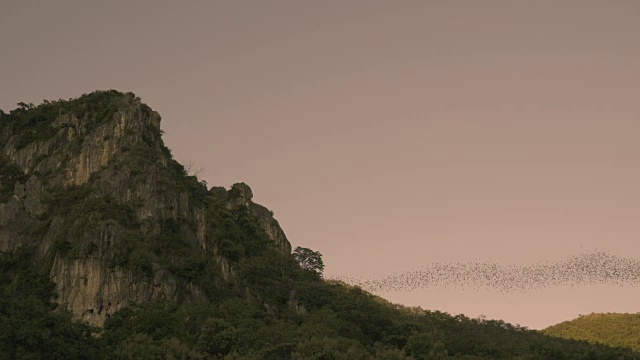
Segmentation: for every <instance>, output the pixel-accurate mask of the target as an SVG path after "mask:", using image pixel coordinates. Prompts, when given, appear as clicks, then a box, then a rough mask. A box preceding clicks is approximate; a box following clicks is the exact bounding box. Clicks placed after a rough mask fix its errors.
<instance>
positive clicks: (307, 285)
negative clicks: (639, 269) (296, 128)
mask: <svg viewBox="0 0 640 360" xmlns="http://www.w3.org/2000/svg"><path fill="white" fill-rule="evenodd" d="M161 135H162V131H161V130H160V116H159V114H158V113H156V112H155V111H153V110H151V108H150V107H149V106H147V105H145V104H143V103H142V102H141V101H140V99H139V98H137V97H136V96H135V95H134V94H131V93H126V94H125V93H120V92H117V91H113V90H112V91H97V92H93V93H91V94H86V95H83V96H81V97H79V98H77V99H71V100H68V101H62V100H60V101H45V102H43V103H42V104H40V105H38V106H35V105H33V104H25V103H20V104H19V107H18V108H16V109H14V110H12V111H10V112H9V113H4V112H2V111H0V359H2V360H3V359H136V360H137V359H274V360H282V359H388V360H424V359H521V360H524V359H550V360H551V359H553V360H559V359H616V360H619V359H639V358H640V356H638V353H634V352H633V351H631V350H630V349H622V348H612V347H607V346H604V345H595V344H589V343H586V342H581V341H575V340H564V339H560V338H555V337H549V336H547V335H544V334H542V333H540V332H538V331H533V330H529V329H527V328H523V327H520V326H513V325H510V324H507V323H505V322H503V321H500V320H486V319H483V318H480V319H470V318H468V317H465V316H463V315H458V316H451V315H449V314H446V313H442V312H439V311H429V310H423V309H420V308H408V307H403V306H400V305H395V304H391V303H389V302H388V301H386V300H384V299H381V298H379V297H377V296H374V295H372V294H370V293H367V292H366V291H363V290H362V289H360V288H358V287H354V286H349V285H347V284H344V283H340V282H335V281H326V280H324V279H323V278H322V276H321V272H322V266H319V265H320V264H321V254H320V253H318V252H314V251H311V250H310V249H304V248H303V249H296V251H295V252H294V255H295V256H294V255H292V253H291V245H290V243H289V241H288V240H287V237H286V236H285V233H284V231H283V230H282V228H281V227H280V225H279V224H278V222H277V221H276V220H275V218H274V217H273V213H272V212H271V211H269V210H268V209H267V208H265V207H263V206H261V205H258V204H256V203H254V202H253V201H252V198H253V194H252V191H251V188H250V187H249V186H247V185H246V184H243V183H237V184H234V185H232V186H231V188H230V189H228V190H227V189H226V188H223V187H217V186H214V187H211V188H208V186H207V184H206V183H204V182H201V181H199V180H198V179H197V178H196V177H195V176H191V175H189V174H188V173H187V171H185V168H184V167H183V166H182V165H180V164H179V163H178V162H176V161H175V160H174V159H173V157H172V155H171V152H170V151H169V149H168V148H167V147H166V146H164V144H163V142H162V137H161ZM298 250H300V251H298ZM307 255H309V256H313V259H312V260H313V261H312V262H308V263H306V265H305V262H304V261H305V259H304V257H305V256H307ZM307 260H309V259H307ZM301 264H302V265H301ZM309 264H312V265H313V266H308V265H309Z"/></svg>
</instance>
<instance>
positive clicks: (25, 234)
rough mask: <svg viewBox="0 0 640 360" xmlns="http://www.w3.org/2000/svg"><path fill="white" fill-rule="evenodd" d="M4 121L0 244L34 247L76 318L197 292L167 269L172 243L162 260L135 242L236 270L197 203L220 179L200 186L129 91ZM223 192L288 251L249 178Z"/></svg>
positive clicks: (92, 318) (228, 274) (227, 272)
mask: <svg viewBox="0 0 640 360" xmlns="http://www.w3.org/2000/svg"><path fill="white" fill-rule="evenodd" d="M105 109H107V110H108V111H105ZM34 114H35V115H34ZM0 119H1V120H0V160H2V161H3V164H4V165H2V166H0V172H2V174H4V175H3V176H0V189H8V190H6V191H4V192H5V193H4V194H0V195H3V196H0V199H1V200H0V251H2V252H10V251H13V250H14V249H16V248H17V247H20V246H30V247H34V248H35V249H37V256H38V259H39V261H40V263H41V264H44V266H49V267H50V271H49V273H50V277H51V280H52V281H53V282H54V283H55V284H56V292H57V294H58V297H57V298H56V299H55V301H57V302H58V303H59V304H60V305H62V306H63V307H65V308H67V309H69V310H70V311H71V312H72V313H73V314H75V315H76V316H77V317H78V318H81V319H83V320H85V321H87V322H89V323H91V324H94V325H98V326H100V325H102V324H103V322H104V320H105V319H106V318H107V317H108V316H109V315H110V314H113V313H114V312H115V311H117V310H118V309H120V308H122V307H124V306H127V305H129V304H130V303H131V302H143V301H148V300H153V299H168V300H174V301H183V300H185V299H189V298H202V297H203V296H204V294H203V292H202V291H201V290H200V289H199V288H198V287H197V286H196V285H194V284H193V283H190V282H188V281H186V282H185V281H183V280H181V279H179V278H178V277H177V276H176V275H175V271H170V269H168V266H167V264H179V263H180V256H179V254H178V253H176V255H175V258H172V257H170V256H169V257H167V256H166V255H163V256H164V258H162V259H164V260H162V261H161V259H160V256H159V255H153V251H149V253H151V255H150V256H151V257H150V258H147V257H146V256H147V255H146V253H142V252H136V251H137V250H136V249H137V247H139V246H142V245H144V244H147V243H149V244H153V243H154V241H156V240H157V241H156V242H158V241H160V240H162V241H165V242H166V244H167V246H168V247H169V248H170V247H171V246H178V245H175V244H176V243H179V245H180V246H181V247H180V249H188V251H189V253H190V254H198V256H200V257H201V258H202V259H205V260H210V261H215V263H216V264H218V266H219V268H220V271H221V273H222V276H223V277H224V279H225V280H227V281H232V280H233V278H234V276H235V275H234V271H235V270H234V268H233V264H232V263H231V262H230V261H229V260H228V259H226V258H225V257H224V256H222V255H220V253H219V251H218V249H217V248H216V247H217V244H216V243H215V241H213V240H212V239H209V238H208V237H207V229H208V228H209V227H211V224H208V223H207V221H208V220H207V210H206V207H205V205H204V204H203V203H202V197H203V195H201V193H202V194H206V193H208V192H215V191H220V188H214V189H211V190H209V189H207V188H206V187H205V185H204V184H200V183H199V182H198V181H197V179H195V177H192V176H189V175H188V174H186V173H185V172H184V168H183V167H182V166H180V165H179V164H177V163H175V161H174V160H173V159H172V157H171V153H170V151H169V150H168V149H166V147H165V146H164V144H163V142H162V139H161V135H160V134H161V131H160V116H159V115H158V113H157V112H155V111H152V110H151V109H150V108H149V107H148V106H146V105H144V104H142V103H141V102H140V99H139V98H137V97H135V95H133V94H131V93H127V94H122V93H118V92H115V91H109V92H96V93H92V94H89V95H85V96H83V97H81V98H79V99H76V100H70V101H60V102H55V103H48V104H43V105H41V106H38V107H33V106H30V107H26V108H23V109H18V110H16V111H15V112H12V113H11V114H10V115H2V117H0ZM34 119H35V120H34ZM16 174H17V175H16ZM225 191H226V190H225ZM229 194H230V196H228V198H229V200H228V203H227V205H226V206H227V207H228V208H229V209H232V208H237V207H240V206H245V207H247V209H248V210H249V212H250V213H251V214H252V215H253V216H255V218H256V219H258V221H259V223H260V226H261V227H262V228H263V230H264V231H265V232H266V233H267V234H268V235H269V237H270V238H271V239H272V240H273V241H274V243H275V244H276V246H277V247H278V248H280V249H281V251H283V252H288V253H290V252H291V245H290V244H289V241H288V240H287V238H286V236H285V234H284V232H283V231H282V229H281V228H280V226H279V225H278V223H277V221H276V220H275V219H274V218H273V213H272V212H271V211H269V210H268V209H266V208H265V207H263V206H261V205H258V204H255V203H253V202H252V201H251V198H252V192H251V189H250V188H249V187H248V186H247V185H245V184H236V185H234V187H233V188H232V189H231V190H230V191H229ZM231 195H233V196H231ZM158 239H160V240H158ZM141 244H142V245H141ZM144 246H152V245H144ZM150 249H151V248H150ZM161 250H162V249H161ZM181 251H186V250H181ZM160 252H162V251H156V253H160ZM165 253H169V254H170V252H166V251H165ZM176 266H178V265H176ZM132 269H138V270H139V271H133V270H132ZM141 271H142V272H144V273H145V274H146V276H140V275H139V273H140V272H141Z"/></svg>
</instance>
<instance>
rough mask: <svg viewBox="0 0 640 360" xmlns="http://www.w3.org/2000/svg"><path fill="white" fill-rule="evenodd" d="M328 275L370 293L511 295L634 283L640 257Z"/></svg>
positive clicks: (638, 279) (589, 256)
mask: <svg viewBox="0 0 640 360" xmlns="http://www.w3.org/2000/svg"><path fill="white" fill-rule="evenodd" d="M332 279H335V280H340V281H343V282H345V283H348V284H351V285H357V286H359V287H361V288H363V289H365V290H367V291H370V292H373V293H384V292H390V291H411V290H418V289H426V288H474V289H480V288H490V289H495V290H498V291H500V292H504V293H514V292H527V291H531V290H536V289H541V288H546V287H552V286H585V285H602V284H606V285H620V286H623V285H637V284H639V283H640V260H636V259H632V258H625V257H620V256H616V255H612V254H610V253H607V252H602V251H597V252H593V253H583V254H579V255H575V256H571V257H568V258H565V259H562V260H559V261H553V262H552V261H541V262H537V263H534V264H531V265H500V264H497V263H494V262H492V261H474V262H467V263H460V262H455V263H435V264H431V265H428V266H424V267H421V268H418V269H416V270H413V271H408V272H403V273H399V274H392V275H387V276H384V277H378V278H361V277H357V276H336V277H333V278H332Z"/></svg>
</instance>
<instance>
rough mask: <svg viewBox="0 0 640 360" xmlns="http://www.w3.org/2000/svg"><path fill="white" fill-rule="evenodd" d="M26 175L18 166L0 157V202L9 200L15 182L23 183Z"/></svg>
mask: <svg viewBox="0 0 640 360" xmlns="http://www.w3.org/2000/svg"><path fill="white" fill-rule="evenodd" d="M26 181H27V177H26V176H25V174H24V172H23V171H22V169H20V167H18V166H17V165H15V164H11V163H9V162H8V161H6V160H4V159H2V158H0V203H3V202H6V201H7V200H9V198H10V197H11V195H12V194H13V190H14V187H15V184H16V182H20V183H25V182H26Z"/></svg>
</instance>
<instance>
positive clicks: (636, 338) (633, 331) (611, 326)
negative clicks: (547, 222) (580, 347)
mask: <svg viewBox="0 0 640 360" xmlns="http://www.w3.org/2000/svg"><path fill="white" fill-rule="evenodd" d="M542 332H543V333H544V334H547V335H551V336H557V337H561V338H564V339H575V340H586V341H589V342H593V343H600V344H605V345H609V346H621V347H629V348H632V349H634V350H635V351H640V314H617V313H606V314H596V313H593V314H589V315H583V316H580V317H578V318H577V319H574V320H571V321H565V322H561V323H559V324H556V325H553V326H550V327H548V328H546V329H544V330H542Z"/></svg>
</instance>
